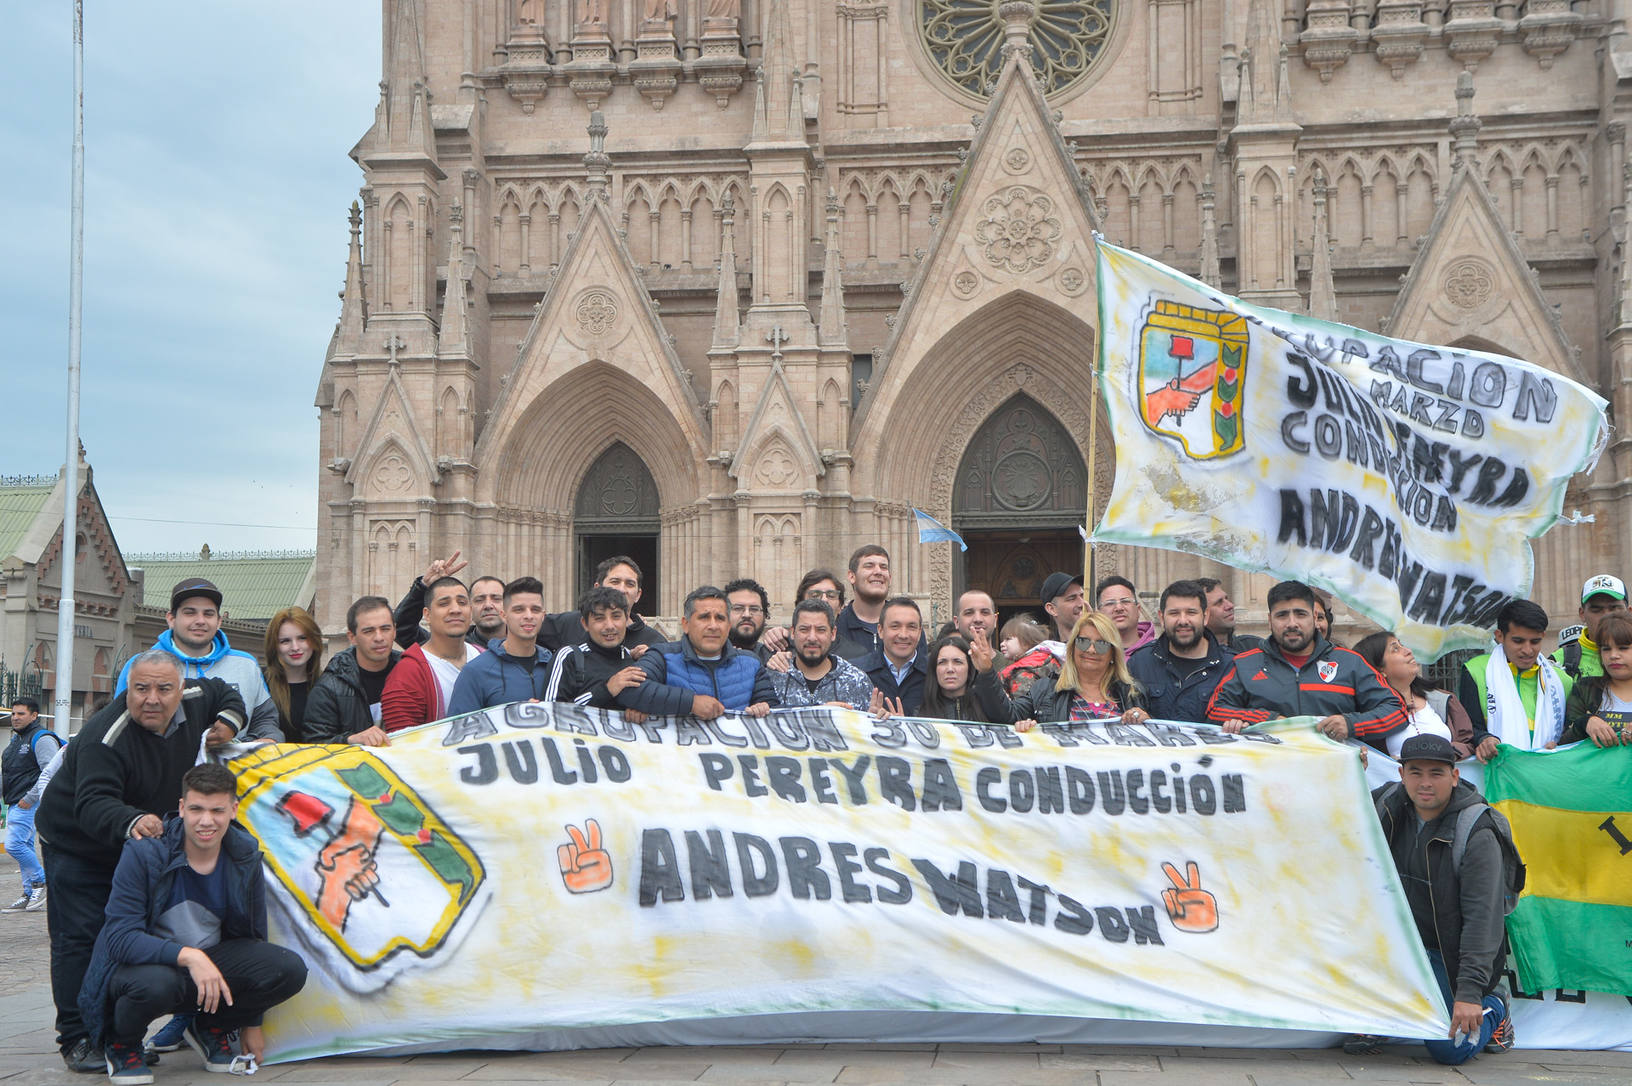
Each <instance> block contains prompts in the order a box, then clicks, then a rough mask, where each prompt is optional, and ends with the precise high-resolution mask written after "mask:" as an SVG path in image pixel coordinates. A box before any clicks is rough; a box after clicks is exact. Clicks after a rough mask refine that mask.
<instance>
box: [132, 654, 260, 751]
mask: <svg viewBox="0 0 1632 1086" xmlns="http://www.w3.org/2000/svg"><path fill="white" fill-rule="evenodd" d="M153 647H154V648H156V649H163V650H164V651H165V652H168V653H169V654H170V655H171V656H174V657H175V658H176V659H177V660H180V661H181V677H182V678H183V679H220V680H221V681H222V682H225V683H230V684H232V686H233V687H234V688H235V689H236V690H237V691H238V696H239V697H241V698H243V699H244V709H245V710H246V711H247V712H248V713H249V723H248V724H247V725H245V727H244V730H243V733H242V734H241V735H240V736H239V738H240V739H270V740H272V742H274V743H281V742H282V741H283V732H282V731H281V730H280V729H279V728H278V706H277V703H276V702H274V701H273V700H272V695H271V693H270V692H268V691H267V689H266V679H265V678H264V677H263V676H262V675H261V665H260V664H258V663H256V662H255V657H253V656H251V655H250V654H249V653H247V652H239V651H238V650H237V649H235V648H233V647H232V646H231V645H229V644H227V635H226V634H224V633H222V632H221V631H220V630H217V631H216V632H215V640H213V641H212V642H210V651H209V653H208V654H206V655H204V656H188V655H187V654H186V653H184V652H182V651H181V650H180V649H178V648H176V641H175V636H174V635H173V634H172V633H171V632H170V631H169V630H166V631H164V632H163V633H162V634H160V635H159V639H158V641H156V642H155V643H154V645H153ZM134 659H135V657H134V656H133V657H131V660H134ZM129 677H130V660H126V661H125V666H124V667H122V668H120V669H119V681H118V682H117V683H115V684H114V687H113V692H114V694H115V695H119V694H122V693H124V692H125V682H126V680H127V679H128V678H129Z"/></svg>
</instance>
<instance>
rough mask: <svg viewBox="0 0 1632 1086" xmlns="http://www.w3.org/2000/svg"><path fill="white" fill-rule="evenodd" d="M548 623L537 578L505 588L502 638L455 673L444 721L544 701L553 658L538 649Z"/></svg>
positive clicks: (547, 652)
mask: <svg viewBox="0 0 1632 1086" xmlns="http://www.w3.org/2000/svg"><path fill="white" fill-rule="evenodd" d="M547 617H548V615H547V614H546V612H545V610H544V585H543V584H541V583H540V582H539V580H538V578H537V577H517V578H516V579H515V580H513V581H511V582H510V583H509V584H507V585H505V586H504V629H505V635H504V636H503V637H495V638H494V639H493V640H491V641H489V642H488V643H487V651H486V652H484V653H482V654H481V655H480V656H478V657H476V659H474V660H472V661H470V662H469V663H468V664H466V665H465V666H464V668H463V669H461V670H460V672H459V680H458V681H457V682H455V683H454V684H453V693H452V694H451V695H450V696H449V697H448V715H449V716H458V715H460V714H461V713H474V712H477V711H479V710H482V709H491V708H492V707H493V706H495V705H509V704H510V703H511V702H513V701H543V700H544V698H545V696H546V694H547V692H548V691H549V687H550V661H551V660H552V659H553V658H554V655H555V654H554V653H552V652H550V650H549V649H547V648H544V647H543V646H542V645H540V644H539V643H538V634H539V630H540V629H542V628H543V625H544V622H545V619H546V618H547Z"/></svg>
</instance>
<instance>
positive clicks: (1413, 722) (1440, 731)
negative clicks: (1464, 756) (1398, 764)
mask: <svg viewBox="0 0 1632 1086" xmlns="http://www.w3.org/2000/svg"><path fill="white" fill-rule="evenodd" d="M1418 735H1437V736H1440V737H1441V738H1443V739H1444V740H1446V741H1447V742H1449V741H1450V739H1451V729H1450V728H1449V727H1448V726H1447V725H1446V723H1445V722H1444V721H1443V720H1441V719H1440V718H1439V714H1438V713H1436V712H1434V707H1433V706H1432V705H1430V704H1428V703H1427V702H1426V701H1425V702H1423V703H1422V708H1421V709H1415V710H1412V711H1410V712H1407V713H1406V714H1405V727H1403V728H1401V729H1400V730H1399V731H1397V732H1395V733H1394V734H1393V735H1390V736H1388V737H1387V739H1385V740H1384V742H1385V743H1387V745H1388V755H1389V757H1391V758H1395V759H1398V758H1399V756H1400V748H1401V747H1403V746H1405V741H1406V740H1407V739H1410V738H1412V737H1413V736H1418Z"/></svg>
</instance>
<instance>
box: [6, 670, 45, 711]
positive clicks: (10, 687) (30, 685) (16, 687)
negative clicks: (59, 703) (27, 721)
mask: <svg viewBox="0 0 1632 1086" xmlns="http://www.w3.org/2000/svg"><path fill="white" fill-rule="evenodd" d="M22 697H32V698H37V699H38V700H39V703H40V708H41V710H44V709H45V708H46V704H45V682H44V673H43V672H41V671H40V669H39V668H38V667H25V668H23V669H22V670H21V671H13V670H11V669H10V668H8V667H6V662H5V661H4V660H0V706H4V707H5V708H7V709H10V708H11V705H12V702H14V701H16V700H17V699H18V698H22Z"/></svg>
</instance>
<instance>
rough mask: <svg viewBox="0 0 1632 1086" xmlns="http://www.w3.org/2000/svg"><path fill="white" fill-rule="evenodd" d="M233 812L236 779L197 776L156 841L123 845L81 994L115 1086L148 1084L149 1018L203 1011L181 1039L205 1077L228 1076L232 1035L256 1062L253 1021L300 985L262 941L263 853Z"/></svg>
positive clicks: (302, 972) (290, 955) (205, 768)
mask: <svg viewBox="0 0 1632 1086" xmlns="http://www.w3.org/2000/svg"><path fill="white" fill-rule="evenodd" d="M237 813H238V782H237V781H236V779H234V777H233V775H232V772H231V771H230V770H228V769H227V768H226V767H225V766H220V765H213V764H206V765H199V766H194V767H193V768H192V769H189V770H188V771H187V774H186V776H185V777H183V778H182V794H181V809H180V812H179V815H178V814H173V815H171V816H170V817H169V818H168V819H167V820H166V822H165V827H164V834H163V835H162V836H160V837H148V838H141V839H137V840H133V841H131V842H130V843H129V844H127V845H126V846H125V851H124V855H123V856H121V857H120V859H119V867H118V869H117V870H116V871H115V872H114V875H113V894H112V896H111V897H109V898H108V912H107V923H106V924H104V925H103V928H102V933H101V935H99V936H97V940H96V949H95V950H94V951H93V952H92V955H91V966H90V969H89V970H87V971H86V974H85V985H84V987H83V988H81V989H80V993H79V1011H80V1016H81V1017H82V1018H83V1019H84V1021H85V1026H86V1029H87V1031H88V1032H89V1034H90V1037H91V1040H92V1042H93V1043H100V1044H101V1045H102V1051H103V1054H104V1056H105V1058H106V1060H107V1066H108V1078H109V1080H110V1081H111V1082H115V1083H133V1084H140V1083H148V1082H152V1081H153V1074H152V1072H151V1071H149V1070H148V1068H147V1061H146V1059H145V1058H144V1057H143V1055H142V1037H143V1036H144V1035H145V1034H146V1033H147V1027H148V1024H149V1023H150V1022H152V1021H153V1020H154V1019H155V1018H158V1017H160V1016H161V1015H166V1014H175V1013H181V1012H184V1011H195V1010H196V1011H198V1012H199V1013H198V1014H197V1016H196V1017H194V1018H193V1021H192V1024H191V1025H189V1026H188V1027H187V1032H186V1035H185V1036H186V1039H187V1043H188V1044H190V1045H192V1046H193V1047H194V1048H195V1049H197V1050H198V1053H199V1055H201V1056H203V1057H204V1066H205V1068H206V1069H207V1070H210V1071H230V1070H232V1069H233V1066H234V1062H233V1061H234V1057H236V1056H238V1053H237V1052H235V1051H234V1050H233V1045H232V1041H231V1037H230V1034H231V1033H232V1031H234V1030H238V1031H239V1036H240V1038H241V1040H242V1043H243V1050H244V1056H246V1057H252V1058H253V1059H254V1060H255V1061H257V1062H258V1061H259V1060H260V1059H261V1057H262V1056H263V1054H264V1050H265V1047H266V1041H265V1038H264V1037H263V1036H262V1034H261V1015H262V1014H263V1013H264V1012H265V1011H267V1010H268V1009H269V1008H272V1007H275V1006H277V1005H278V1004H279V1003H282V1002H283V1001H284V1000H286V999H288V998H289V997H290V996H292V995H294V994H295V993H296V992H298V991H300V990H301V988H302V987H303V986H304V985H305V984H306V963H305V962H303V961H301V959H300V956H299V955H298V954H295V953H294V952H293V951H291V950H288V949H286V948H284V947H281V946H273V945H272V944H271V943H268V942H267V941H266V885H265V882H264V876H263V874H262V868H261V849H260V845H259V843H258V842H257V841H256V840H255V838H254V837H252V836H250V834H249V832H248V831H247V830H244V829H243V828H241V827H240V826H238V825H237V824H236V823H235V822H234V821H233V818H234V816H236V815H237ZM246 1062H247V1061H246ZM249 1066H250V1067H253V1064H250V1065H249Z"/></svg>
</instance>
